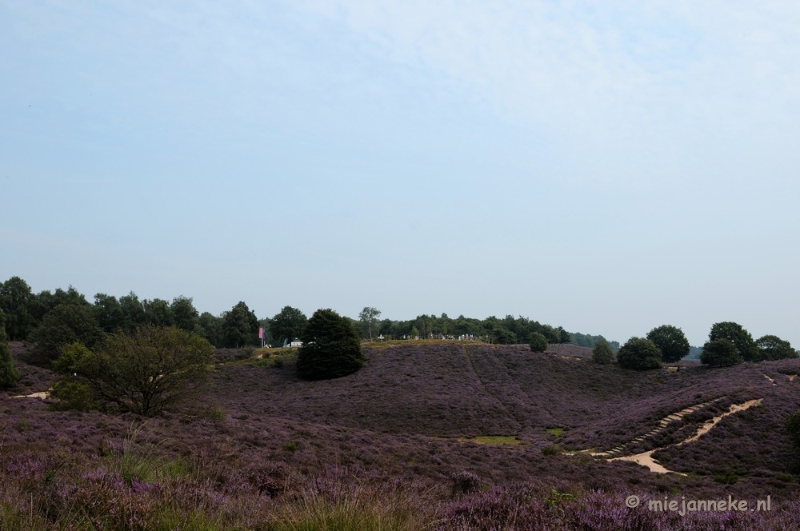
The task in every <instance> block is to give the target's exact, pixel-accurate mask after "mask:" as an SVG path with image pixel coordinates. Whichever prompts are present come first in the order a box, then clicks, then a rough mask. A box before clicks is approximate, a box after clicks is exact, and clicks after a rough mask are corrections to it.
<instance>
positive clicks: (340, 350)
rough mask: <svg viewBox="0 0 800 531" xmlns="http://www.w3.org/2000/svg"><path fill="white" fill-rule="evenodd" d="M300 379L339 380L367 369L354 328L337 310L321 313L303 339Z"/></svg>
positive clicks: (317, 312) (312, 320)
mask: <svg viewBox="0 0 800 531" xmlns="http://www.w3.org/2000/svg"><path fill="white" fill-rule="evenodd" d="M300 339H302V341H303V346H302V347H300V351H299V352H298V353H297V375H298V376H300V377H301V378H305V379H307V380H323V379H328V378H339V377H340V376H346V375H348V374H352V373H354V372H356V371H357V370H358V369H360V368H361V367H362V366H363V365H364V356H363V354H362V353H361V345H360V343H359V341H358V336H357V335H356V332H355V330H354V329H353V326H352V325H351V324H350V322H349V321H348V320H347V319H345V318H344V317H342V316H340V315H339V314H338V313H336V312H335V311H333V310H330V309H324V310H317V311H316V312H314V315H312V316H311V319H309V320H308V324H307V325H306V328H305V330H303V334H302V335H301V336H300Z"/></svg>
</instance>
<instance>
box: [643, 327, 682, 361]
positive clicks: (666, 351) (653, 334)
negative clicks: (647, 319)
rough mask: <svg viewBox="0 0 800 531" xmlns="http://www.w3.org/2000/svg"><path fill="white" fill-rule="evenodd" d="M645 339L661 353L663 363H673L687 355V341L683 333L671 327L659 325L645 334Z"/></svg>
mask: <svg viewBox="0 0 800 531" xmlns="http://www.w3.org/2000/svg"><path fill="white" fill-rule="evenodd" d="M647 339H649V340H650V341H652V342H653V344H655V346H656V347H658V349H659V350H660V351H661V359H662V361H664V362H665V363H674V362H676V361H680V360H681V358H683V357H684V356H686V355H687V354H688V353H689V348H690V346H689V340H687V339H686V336H685V335H684V334H683V331H682V330H681V329H680V328H678V327H676V326H672V325H661V326H659V327H656V328H653V329H652V330H650V332H648V333H647Z"/></svg>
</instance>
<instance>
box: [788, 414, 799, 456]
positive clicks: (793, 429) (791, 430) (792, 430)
mask: <svg viewBox="0 0 800 531" xmlns="http://www.w3.org/2000/svg"><path fill="white" fill-rule="evenodd" d="M784 427H785V429H786V432H787V433H788V434H789V438H790V439H791V440H792V444H794V446H795V448H797V449H798V450H800V411H798V412H796V413H792V414H791V415H789V416H788V417H786V423H785V424H784Z"/></svg>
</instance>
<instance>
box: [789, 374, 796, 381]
mask: <svg viewBox="0 0 800 531" xmlns="http://www.w3.org/2000/svg"><path fill="white" fill-rule="evenodd" d="M788 376H789V381H790V382H793V381H794V379H795V378H797V375H796V374H789V375H788Z"/></svg>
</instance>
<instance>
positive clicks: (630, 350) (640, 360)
mask: <svg viewBox="0 0 800 531" xmlns="http://www.w3.org/2000/svg"><path fill="white" fill-rule="evenodd" d="M617 362H618V363H619V365H620V367H625V368H626V369H636V370H639V371H644V370H649V369H658V368H660V367H661V351H660V350H658V347H657V346H655V344H654V343H653V342H652V341H650V340H649V339H644V338H640V337H632V338H630V339H629V340H628V342H627V343H625V344H624V345H622V348H620V349H619V352H618V353H617Z"/></svg>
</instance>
